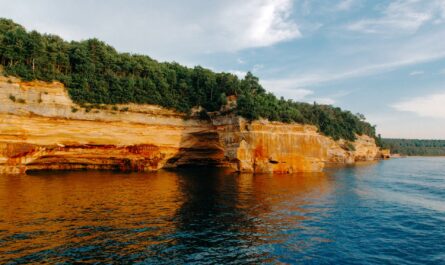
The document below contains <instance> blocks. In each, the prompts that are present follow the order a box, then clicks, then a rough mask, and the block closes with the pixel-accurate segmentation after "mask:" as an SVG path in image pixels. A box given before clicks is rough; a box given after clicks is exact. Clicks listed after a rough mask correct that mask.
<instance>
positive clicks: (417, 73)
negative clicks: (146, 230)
mask: <svg viewBox="0 0 445 265" xmlns="http://www.w3.org/2000/svg"><path fill="white" fill-rule="evenodd" d="M0 6H1V9H0V17H5V18H10V19H13V20H14V21H15V22H17V23H19V24H22V25H23V26H25V27H26V28H27V29H29V30H37V31H39V32H43V33H52V34H57V35H60V36H61V37H63V38H64V39H67V40H83V39H88V38H93V37H96V38H98V39H100V40H103V41H105V42H107V43H108V44H110V45H112V46H114V47H115V48H116V49H117V50H118V51H121V52H130V53H138V54H145V55H149V56H150V57H152V58H154V59H157V60H159V61H176V62H179V63H181V64H184V65H187V66H190V67H193V66H195V65H201V66H203V67H206V68H209V69H212V70H214V71H221V72H222V71H224V72H232V73H234V74H237V75H239V76H241V77H242V76H243V75H244V74H245V73H246V72H247V71H251V72H253V73H254V74H255V75H256V76H258V77H259V78H260V81H261V84H262V85H263V86H264V87H265V88H266V89H267V90H269V91H271V92H273V93H274V94H275V95H277V96H283V97H285V98H291V99H294V100H297V101H306V102H314V101H315V102H318V103H321V104H332V105H335V106H339V107H341V108H343V109H347V110H350V111H352V112H353V113H358V112H359V113H362V114H364V115H365V116H366V117H367V121H369V122H370V123H371V124H373V125H376V126H377V132H378V133H380V134H381V135H382V137H387V138H421V139H422V138H423V139H445V0H403V1H401V0H392V1H384V0H368V1H366V0H312V1H310V0H242V1H240V0H187V1H184V0H163V1H160V0H159V1H154V0H132V1H117V0H76V1H68V0H14V1H11V0H0Z"/></svg>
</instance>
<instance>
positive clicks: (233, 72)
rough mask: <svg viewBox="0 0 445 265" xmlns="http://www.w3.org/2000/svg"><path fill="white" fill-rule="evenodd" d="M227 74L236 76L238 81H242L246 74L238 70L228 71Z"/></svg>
mask: <svg viewBox="0 0 445 265" xmlns="http://www.w3.org/2000/svg"><path fill="white" fill-rule="evenodd" d="M227 72H228V73H231V74H234V75H236V76H238V78H239V79H243V78H244V77H245V76H246V74H247V72H244V71H240V70H229V71H227Z"/></svg>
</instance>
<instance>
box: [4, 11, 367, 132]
mask: <svg viewBox="0 0 445 265" xmlns="http://www.w3.org/2000/svg"><path fill="white" fill-rule="evenodd" d="M0 64H1V65H2V67H3V71H4V74H5V75H13V76H18V77H20V78H21V79H23V80H36V79H38V80H43V81H49V82H50V81H55V80H56V81H60V82H62V83H63V84H64V85H65V86H66V87H67V89H68V92H69V95H70V97H71V98H72V100H73V101H74V102H76V103H78V104H80V105H82V104H124V103H137V104H156V105H160V106H163V107H166V108H170V109H174V110H177V111H180V112H184V113H189V112H190V110H191V109H192V108H193V107H196V106H200V107H202V108H203V109H204V111H207V112H212V111H218V110H220V109H221V106H223V105H225V104H226V97H227V96H230V95H234V96H236V98H237V106H236V108H235V109H234V110H233V111H235V112H236V113H237V114H238V115H240V116H243V117H245V118H247V119H249V120H256V119H259V118H265V119H268V120H270V121H281V122H287V123H290V122H297V123H304V124H312V125H315V126H317V127H318V128H319V130H320V132H321V133H323V134H325V135H327V136H330V137H332V138H333V139H336V140H337V139H340V138H342V139H346V140H350V141H352V140H355V139H356V134H358V135H363V134H366V135H369V136H371V137H374V138H375V137H376V135H375V126H372V125H371V124H369V123H368V122H366V121H365V118H364V116H363V115H360V114H353V113H351V112H350V111H344V110H342V109H340V108H338V107H334V106H330V105H320V104H317V103H315V102H314V103H313V104H309V103H303V102H295V101H292V100H286V99H284V98H277V97H276V96H275V95H273V94H272V93H270V92H267V91H266V90H265V89H264V88H263V87H262V86H261V84H260V82H259V79H258V78H257V77H255V76H254V75H253V74H252V73H250V72H249V73H247V75H246V76H245V77H244V78H242V79H240V78H238V77H237V76H236V75H234V74H231V73H224V72H221V73H215V72H213V71H211V70H209V69H205V68H203V67H201V66H196V67H194V68H189V67H185V66H182V65H180V64H178V63H176V62H158V61H156V60H154V59H152V58H150V57H149V56H146V55H139V54H130V53H120V52H117V51H116V50H115V49H114V48H113V47H111V46H110V45H107V44H106V43H104V42H102V41H100V40H98V39H88V40H82V41H71V42H68V41H64V40H63V39H62V38H60V37H58V36H56V35H51V34H40V33H38V32H36V31H27V30H26V29H25V28H24V27H22V26H21V25H19V24H17V23H15V22H14V21H12V20H9V19H1V18H0Z"/></svg>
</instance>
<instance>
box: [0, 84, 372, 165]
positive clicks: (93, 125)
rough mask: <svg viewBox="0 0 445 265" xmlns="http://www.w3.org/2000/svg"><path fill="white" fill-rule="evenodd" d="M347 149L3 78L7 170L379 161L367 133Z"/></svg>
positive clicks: (301, 129)
mask: <svg viewBox="0 0 445 265" xmlns="http://www.w3.org/2000/svg"><path fill="white" fill-rule="evenodd" d="M345 145H346V143H344V142H342V141H338V142H336V141H333V140H332V139H330V138H328V137H325V136H322V135H320V134H319V133H317V131H316V128H315V127H313V126H309V125H300V124H283V123H274V122H268V121H255V122H247V121H245V120H244V119H242V118H239V117H236V116H231V115H226V116H221V115H215V116H213V117H212V118H211V119H209V120H200V119H198V118H197V117H191V118H186V117H185V115H184V114H181V113H177V112H174V111H171V110H167V109H164V108H161V107H158V106H151V105H135V104H128V105H116V106H94V107H92V106H89V107H88V106H87V107H85V106H83V107H81V106H78V105H76V104H74V103H73V102H72V101H71V99H70V98H69V96H68V94H67V91H66V89H65V88H64V87H63V85H62V84H61V83H57V82H54V83H45V82H36V81H34V82H21V81H20V80H18V79H16V78H12V77H2V76H0V173H20V172H25V171H27V170H40V169H83V168H92V169H118V170H137V171H147V170H157V169H160V168H164V167H177V166H182V165H215V166H227V167H231V168H232V169H233V170H237V171H249V172H298V171H321V170H322V169H323V167H324V165H325V164H326V163H354V162H355V161H360V160H374V159H377V158H379V157H380V151H379V149H378V148H377V147H376V145H375V143H374V140H373V139H371V138H369V137H367V136H360V137H359V138H358V140H357V141H356V142H354V143H353V146H354V149H355V151H347V150H346V149H347V148H345Z"/></svg>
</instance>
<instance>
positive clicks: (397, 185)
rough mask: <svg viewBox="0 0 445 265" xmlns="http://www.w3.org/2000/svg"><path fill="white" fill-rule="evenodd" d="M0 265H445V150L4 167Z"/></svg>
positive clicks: (0, 179) (0, 180) (0, 186)
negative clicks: (161, 167) (173, 167)
mask: <svg viewBox="0 0 445 265" xmlns="http://www.w3.org/2000/svg"><path fill="white" fill-rule="evenodd" d="M0 210H1V212H0V263H10V264H24V263H31V262H34V263H59V264H70V263H74V262H88V263H97V264H110V263H118V264H133V263H136V264H137V263H140V264H182V263H194V264H213V263H217V264H238V263H239V264H258V263H262V262H264V263H271V264H281V263H285V264H289V263H291V264H292V263H297V264H445V158H408V159H393V160H389V161H383V162H380V163H370V164H364V165H360V166H357V167H349V168H339V169H330V170H328V171H327V172H325V173H319V174H295V175H256V176H253V175H250V174H241V175H238V174H228V173H226V172H224V171H216V170H210V169H187V170H181V171H176V172H169V171H161V172H157V173H145V174H140V173H138V174H122V173H113V172H97V171H91V172H90V171H88V172H65V173H61V172H45V173H39V174H34V175H21V176H0Z"/></svg>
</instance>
